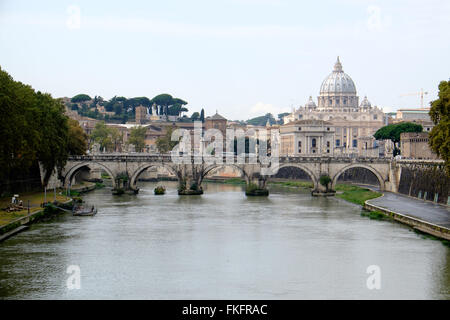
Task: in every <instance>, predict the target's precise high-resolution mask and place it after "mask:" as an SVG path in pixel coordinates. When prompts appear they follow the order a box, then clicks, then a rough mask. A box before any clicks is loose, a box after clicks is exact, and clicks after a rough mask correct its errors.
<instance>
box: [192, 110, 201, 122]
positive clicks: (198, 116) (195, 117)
mask: <svg viewBox="0 0 450 320" xmlns="http://www.w3.org/2000/svg"><path fill="white" fill-rule="evenodd" d="M199 119H200V113H198V112H194V113H193V114H192V115H191V120H192V121H196V120H199Z"/></svg>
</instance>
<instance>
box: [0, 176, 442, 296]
mask: <svg viewBox="0 0 450 320" xmlns="http://www.w3.org/2000/svg"><path fill="white" fill-rule="evenodd" d="M164 184H165V185H166V186H167V193H166V195H163V196H155V195H153V189H154V187H155V186H156V183H150V182H146V183H140V188H141V190H140V193H139V195H137V196H129V195H124V196H113V195H111V190H110V189H108V188H104V189H100V190H96V191H93V192H91V193H89V194H86V195H85V200H86V201H88V202H92V203H95V204H96V205H97V206H98V208H99V213H98V214H97V215H96V216H95V217H73V216H71V215H70V214H62V215H60V216H57V217H55V218H53V219H51V220H50V221H46V222H40V223H37V224H34V225H32V226H31V228H30V230H28V231H25V232H22V233H20V234H18V235H16V236H14V237H13V238H10V239H8V240H6V241H5V242H3V243H0V298H1V299H449V298H450V248H449V247H446V246H444V245H443V244H442V243H441V242H440V241H437V240H430V239H425V238H423V237H422V236H420V235H418V234H416V233H415V232H414V231H412V230H411V229H409V228H408V227H405V226H403V225H401V224H399V223H396V222H391V221H377V220H370V219H369V218H367V217H363V216H361V215H360V213H361V209H360V208H359V207H358V206H356V205H353V204H350V203H347V202H345V201H343V200H340V199H337V198H313V197H311V196H310V194H309V193H308V192H307V191H298V190H294V189H289V188H284V187H271V194H270V196H269V197H268V198H247V197H246V196H245V195H244V193H243V191H242V187H241V186H233V185H226V184H218V183H205V184H204V189H205V194H204V195H202V196H183V197H180V196H178V195H177V191H176V184H175V183H174V182H164ZM70 265H75V266H79V268H80V279H81V283H80V284H81V287H80V289H78V290H77V289H75V290H69V289H68V288H67V285H66V280H67V279H68V277H69V276H70V274H68V273H67V268H68V266H70ZM371 265H376V266H378V267H379V271H380V273H379V276H380V277H379V279H380V286H381V287H380V289H372V290H369V289H368V287H367V284H366V281H367V278H368V277H369V276H370V274H368V273H367V272H366V271H367V268H368V267H369V266H371Z"/></svg>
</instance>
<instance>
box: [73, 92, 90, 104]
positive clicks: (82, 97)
mask: <svg viewBox="0 0 450 320" xmlns="http://www.w3.org/2000/svg"><path fill="white" fill-rule="evenodd" d="M89 100H92V98H91V97H90V96H88V95H87V94H83V93H82V94H77V95H76V96H74V97H73V98H72V99H71V101H72V102H74V103H76V102H85V101H89Z"/></svg>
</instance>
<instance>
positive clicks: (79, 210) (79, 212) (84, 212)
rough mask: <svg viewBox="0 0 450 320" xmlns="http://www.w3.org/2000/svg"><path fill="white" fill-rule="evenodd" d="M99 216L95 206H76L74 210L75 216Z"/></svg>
mask: <svg viewBox="0 0 450 320" xmlns="http://www.w3.org/2000/svg"><path fill="white" fill-rule="evenodd" d="M96 214H97V208H95V207H94V206H86V207H85V206H83V205H79V206H75V207H74V208H73V209H72V215H74V216H94V215H96Z"/></svg>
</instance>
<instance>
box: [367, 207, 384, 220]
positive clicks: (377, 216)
mask: <svg viewBox="0 0 450 320" xmlns="http://www.w3.org/2000/svg"><path fill="white" fill-rule="evenodd" d="M361 216H362V217H368V218H370V219H372V220H391V218H390V217H388V216H386V215H385V214H384V213H383V212H381V211H369V210H366V209H363V210H362V211H361Z"/></svg>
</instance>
